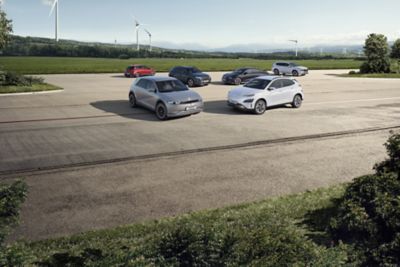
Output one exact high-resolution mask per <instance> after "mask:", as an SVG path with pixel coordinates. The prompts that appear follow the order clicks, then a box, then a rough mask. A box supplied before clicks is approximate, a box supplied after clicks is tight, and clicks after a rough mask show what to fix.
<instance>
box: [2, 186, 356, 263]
mask: <svg viewBox="0 0 400 267" xmlns="http://www.w3.org/2000/svg"><path fill="white" fill-rule="evenodd" d="M343 192H344V187H343V186H335V187H331V188H327V189H319V190H315V191H310V192H305V193H302V194H297V195H292V196H285V197H280V198H273V199H269V200H265V201H261V202H256V203H251V204H243V205H239V206H234V207H229V208H223V209H218V210H211V211H203V212H196V213H192V214H188V215H183V216H179V217H176V218H167V219H161V220H158V221H153V222H148V223H143V224H135V225H130V226H124V227H119V228H115V229H109V230H100V231H93V232H88V233H83V234H80V235H76V236H72V237H66V238H60V239H54V240H46V241H40V242H36V243H17V244H14V245H13V247H12V248H10V249H9V251H11V252H12V251H14V253H16V252H15V251H18V249H20V250H23V251H25V256H24V258H25V260H26V262H25V263H24V264H26V265H29V263H32V262H35V263H36V264H38V263H40V264H38V265H39V266H193V265H195V266H226V265H228V266H243V265H245V266H248V265H256V266H293V265H295V266H339V265H342V264H343V263H344V262H345V261H346V260H347V259H348V255H349V254H351V250H350V247H348V246H347V245H343V244H339V245H333V244H332V241H331V239H330V237H329V235H328V234H327V233H326V232H325V231H324V229H325V227H326V225H327V220H328V218H329V216H328V215H327V210H328V211H329V210H330V208H331V206H332V200H333V199H335V198H337V197H339V196H341V195H342V194H343ZM18 255H21V253H20V254H18ZM22 255H23V254H22ZM68 264H69V265H68Z"/></svg>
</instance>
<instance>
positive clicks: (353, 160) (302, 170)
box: [0, 70, 400, 240]
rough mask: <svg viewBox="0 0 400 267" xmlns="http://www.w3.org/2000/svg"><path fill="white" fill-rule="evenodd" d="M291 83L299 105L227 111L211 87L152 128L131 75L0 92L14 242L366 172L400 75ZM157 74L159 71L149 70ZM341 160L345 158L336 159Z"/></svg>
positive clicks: (56, 80) (397, 120)
mask: <svg viewBox="0 0 400 267" xmlns="http://www.w3.org/2000/svg"><path fill="white" fill-rule="evenodd" d="M345 72H346V71H340V70H335V71H311V73H310V75H308V76H306V77H299V78H298V80H299V82H300V83H301V84H302V86H303V88H304V91H305V97H306V98H305V101H304V103H303V106H302V107H301V108H300V109H292V108H290V107H289V106H283V107H278V108H273V109H270V110H268V111H267V112H266V113H265V114H264V115H262V116H257V115H253V114H249V113H243V112H239V111H235V110H232V109H231V108H230V107H228V106H227V105H226V96H227V92H228V91H229V90H230V89H232V88H234V86H229V85H222V84H220V82H219V81H220V79H221V76H222V74H223V73H210V74H211V76H212V78H213V83H212V84H211V85H209V86H207V87H198V88H194V90H196V91H197V92H198V93H200V95H201V96H202V97H203V99H204V101H205V110H204V112H202V113H201V114H199V115H195V116H191V117H185V118H179V119H173V120H167V121H159V120H157V119H156V117H155V115H154V114H153V113H152V112H149V111H147V110H144V109H141V108H135V109H132V108H130V107H129V104H128V102H127V97H128V89H129V86H130V83H131V82H132V81H133V80H132V79H127V78H125V77H123V76H122V75H117V74H87V75H83V74H81V75H73V74H71V75H48V76H45V78H46V81H47V82H49V83H52V84H56V85H59V86H61V87H63V88H64V91H62V92H53V93H47V94H34V95H19V96H0V110H1V112H0V158H1V161H0V177H1V179H2V180H3V181H7V180H10V179H16V178H25V179H26V181H27V183H28V185H29V195H28V199H27V201H26V202H25V204H24V206H23V209H22V214H21V224H20V226H19V227H18V228H17V230H16V232H15V234H14V235H13V237H12V238H14V239H15V238H27V239H33V240H36V239H42V238H48V237H55V236H62V235H66V234H70V233H78V232H81V231H87V230H92V229H101V228H105V227H112V226H117V225H121V224H128V223H134V222H140V221H143V220H148V219H154V218H160V217H164V216H170V215H177V214H181V213H184V212H189V211H195V210H200V209H210V208H217V207H223V206H226V205H231V204H238V203H242V202H247V201H256V200H260V199H264V198H266V197H270V196H278V195H282V194H289V193H296V192H301V191H304V190H307V189H313V188H317V187H322V186H328V185H332V184H337V183H341V182H345V181H349V180H350V179H351V178H353V177H355V176H359V175H363V174H366V173H369V172H371V170H372V166H373V164H374V163H375V162H377V161H379V160H381V159H383V157H384V156H385V149H384V147H383V145H382V144H383V143H384V142H385V140H386V139H387V137H388V136H389V131H390V130H395V131H396V130H400V80H397V79H361V78H339V77H337V76H336V75H335V74H339V73H345ZM159 75H166V74H159ZM344 155H345V156H344Z"/></svg>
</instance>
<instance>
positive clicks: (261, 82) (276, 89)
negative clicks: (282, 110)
mask: <svg viewBox="0 0 400 267" xmlns="http://www.w3.org/2000/svg"><path fill="white" fill-rule="evenodd" d="M303 99H304V94H303V88H301V86H300V84H299V83H298V82H297V81H296V80H295V79H293V78H282V77H276V76H261V77H258V78H255V79H253V80H251V81H249V82H248V83H246V84H245V85H244V86H241V87H237V88H235V89H232V90H231V91H229V93H228V105H229V106H232V107H235V108H239V109H242V110H250V111H253V112H254V113H255V114H263V113H264V112H265V111H266V110H267V107H271V106H278V105H284V104H291V105H292V107H294V108H299V107H300V106H301V104H302V102H303Z"/></svg>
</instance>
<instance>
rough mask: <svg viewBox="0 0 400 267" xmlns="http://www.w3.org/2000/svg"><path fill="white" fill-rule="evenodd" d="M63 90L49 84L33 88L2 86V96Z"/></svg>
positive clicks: (33, 86) (40, 84)
mask: <svg viewBox="0 0 400 267" xmlns="http://www.w3.org/2000/svg"><path fill="white" fill-rule="evenodd" d="M61 89H62V88H60V87H58V86H55V85H52V84H48V83H37V84H32V86H1V87H0V94H12V93H26V92H43V91H53V90H61Z"/></svg>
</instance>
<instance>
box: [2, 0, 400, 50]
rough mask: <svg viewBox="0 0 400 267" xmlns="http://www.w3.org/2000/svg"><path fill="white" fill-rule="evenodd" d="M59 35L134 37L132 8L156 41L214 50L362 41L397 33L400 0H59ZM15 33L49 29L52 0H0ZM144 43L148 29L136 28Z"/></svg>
mask: <svg viewBox="0 0 400 267" xmlns="http://www.w3.org/2000/svg"><path fill="white" fill-rule="evenodd" d="M59 1H60V38H61V39H72V40H79V41H99V42H110V43H113V42H114V40H117V42H118V43H133V42H135V40H136V37H135V29H134V22H133V18H132V15H134V16H136V17H137V18H138V20H139V21H140V22H141V23H143V24H146V26H145V27H146V28H147V29H148V30H149V31H150V32H151V33H152V35H153V43H154V44H155V45H159V46H163V47H169V48H173V47H176V48H187V49H217V48H222V47H229V46H234V45H253V46H256V45H263V46H265V47H271V48H272V47H274V48H285V47H290V46H292V45H293V44H291V43H290V42H288V40H290V39H296V40H299V45H300V46H304V47H305V46H316V45H332V44H334V45H351V44H362V43H363V42H364V40H365V38H366V37H367V35H368V34H369V33H372V32H376V33H383V34H385V35H386V36H388V38H389V40H394V39H397V38H399V37H400V15H399V12H398V11H399V10H400V0H381V1H375V0H324V1H321V0H302V1H293V0H286V1H276V0H274V1H271V0H224V1H223V0H59ZM0 2H3V4H2V6H3V9H4V10H5V11H6V13H7V16H8V17H9V18H10V19H12V20H13V25H14V34H16V35H22V36H39V37H53V36H54V16H49V11H50V8H51V2H52V0H0ZM140 39H141V42H143V43H145V44H146V43H148V36H147V35H146V33H145V32H144V31H141V32H140Z"/></svg>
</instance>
